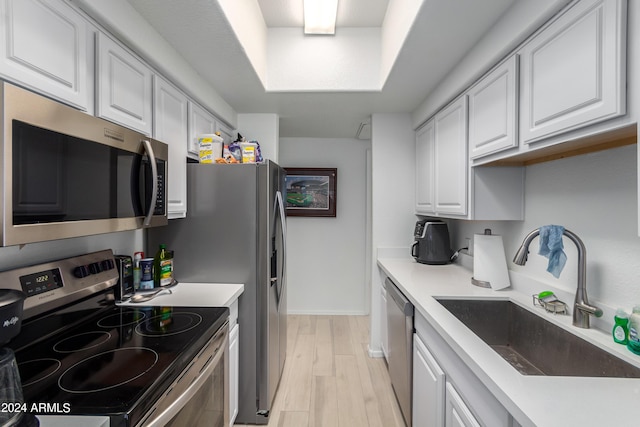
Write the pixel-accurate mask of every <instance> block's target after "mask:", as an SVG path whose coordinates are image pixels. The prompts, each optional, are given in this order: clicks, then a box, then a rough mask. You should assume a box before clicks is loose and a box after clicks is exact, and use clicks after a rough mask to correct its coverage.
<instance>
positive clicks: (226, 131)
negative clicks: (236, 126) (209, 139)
mask: <svg viewBox="0 0 640 427" xmlns="http://www.w3.org/2000/svg"><path fill="white" fill-rule="evenodd" d="M216 132H220V136H221V137H222V141H223V142H224V143H225V144H231V143H232V142H233V141H235V140H236V138H235V137H234V136H233V129H231V128H230V127H229V126H226V125H225V124H223V123H220V122H216Z"/></svg>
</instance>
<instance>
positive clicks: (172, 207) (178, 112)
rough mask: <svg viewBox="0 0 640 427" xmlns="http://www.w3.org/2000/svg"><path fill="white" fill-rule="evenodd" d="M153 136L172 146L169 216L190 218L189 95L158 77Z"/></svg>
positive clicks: (168, 195) (155, 88) (170, 148)
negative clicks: (188, 161)
mask: <svg viewBox="0 0 640 427" xmlns="http://www.w3.org/2000/svg"><path fill="white" fill-rule="evenodd" d="M153 92H154V96H153V117H154V122H153V136H154V138H155V139H157V140H159V141H162V142H164V143H166V144H168V145H169V178H168V179H169V182H168V189H167V213H168V216H169V219H171V218H184V217H185V216H186V214H187V140H188V132H187V126H188V125H187V123H188V121H187V120H188V119H187V104H188V100H187V97H186V95H184V94H183V93H182V92H180V91H179V90H178V89H176V88H175V87H174V86H172V85H171V84H169V83H168V82H167V81H165V80H164V79H162V78H161V77H159V76H154V84H153Z"/></svg>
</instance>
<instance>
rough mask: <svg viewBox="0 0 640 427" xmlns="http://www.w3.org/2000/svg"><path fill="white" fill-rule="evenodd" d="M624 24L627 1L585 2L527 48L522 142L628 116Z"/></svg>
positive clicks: (523, 71)
mask: <svg viewBox="0 0 640 427" xmlns="http://www.w3.org/2000/svg"><path fill="white" fill-rule="evenodd" d="M625 23H626V0H583V1H580V2H577V3H576V4H575V5H574V6H573V7H571V8H569V9H568V10H567V11H566V12H564V13H563V14H562V15H561V16H560V17H559V18H558V19H557V20H556V21H554V22H553V23H551V24H550V25H549V26H548V27H546V28H545V29H544V30H543V31H541V32H540V33H539V34H537V35H536V36H535V37H534V38H533V39H532V40H530V41H529V42H528V43H526V44H525V45H524V46H523V48H522V49H521V50H520V51H519V53H520V55H521V79H522V81H521V85H522V92H521V96H522V98H521V101H520V102H521V104H520V105H521V107H520V112H521V113H520V138H521V140H522V142H523V143H532V142H536V141H539V140H541V139H543V138H546V137H550V136H553V135H557V134H560V133H562V132H566V131H569V130H573V129H577V128H580V127H584V126H587V125H591V124H593V123H597V122H600V121H603V120H607V119H610V118H613V117H617V116H620V115H623V114H625V105H626V96H625V92H626V79H625V75H626V71H625V68H626V53H625V48H626V43H625V38H626V24H625Z"/></svg>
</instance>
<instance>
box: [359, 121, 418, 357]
mask: <svg viewBox="0 0 640 427" xmlns="http://www.w3.org/2000/svg"><path fill="white" fill-rule="evenodd" d="M371 148H372V167H371V171H372V189H373V194H372V248H373V252H372V254H371V256H372V257H373V260H372V263H371V270H372V271H371V282H372V283H371V329H370V336H371V337H370V339H371V342H370V344H369V351H370V353H371V354H372V355H377V356H381V355H382V353H381V348H380V303H381V299H380V286H381V280H380V274H379V271H378V267H377V264H376V262H375V259H376V256H377V250H378V249H379V248H407V251H406V253H407V255H408V253H409V251H408V248H409V247H410V246H411V244H412V243H413V229H414V227H415V222H416V216H415V215H414V214H413V212H414V188H415V186H414V182H415V134H414V132H413V129H412V124H411V116H410V115H409V114H374V115H373V116H372V118H371Z"/></svg>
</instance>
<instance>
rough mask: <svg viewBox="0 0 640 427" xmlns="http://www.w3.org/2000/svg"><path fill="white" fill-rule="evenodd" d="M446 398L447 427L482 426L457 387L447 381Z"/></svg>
mask: <svg viewBox="0 0 640 427" xmlns="http://www.w3.org/2000/svg"><path fill="white" fill-rule="evenodd" d="M446 389H447V390H446V399H445V416H444V417H445V424H444V425H445V427H480V423H478V420H476V418H475V417H474V416H473V414H472V413H471V411H470V410H469V408H468V407H467V404H466V403H464V400H462V397H460V395H459V394H458V392H457V391H456V389H455V387H453V385H452V384H451V383H450V382H448V381H447V385H446Z"/></svg>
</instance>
